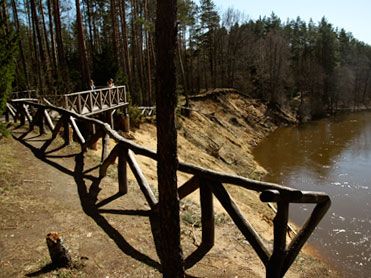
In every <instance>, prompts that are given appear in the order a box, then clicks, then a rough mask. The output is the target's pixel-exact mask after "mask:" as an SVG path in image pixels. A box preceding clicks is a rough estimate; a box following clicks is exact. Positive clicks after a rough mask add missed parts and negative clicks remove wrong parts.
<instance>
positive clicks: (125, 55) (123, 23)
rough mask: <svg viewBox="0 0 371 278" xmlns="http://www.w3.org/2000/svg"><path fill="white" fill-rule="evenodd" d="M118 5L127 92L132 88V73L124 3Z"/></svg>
mask: <svg viewBox="0 0 371 278" xmlns="http://www.w3.org/2000/svg"><path fill="white" fill-rule="evenodd" d="M119 3H120V19H121V20H120V24H121V34H122V35H121V36H122V44H123V53H122V55H123V65H124V69H125V73H126V75H127V77H128V81H129V90H130V88H131V86H132V84H133V83H132V82H133V80H132V73H131V63H130V54H129V44H128V31H127V29H128V28H127V24H126V1H125V0H123V1H119Z"/></svg>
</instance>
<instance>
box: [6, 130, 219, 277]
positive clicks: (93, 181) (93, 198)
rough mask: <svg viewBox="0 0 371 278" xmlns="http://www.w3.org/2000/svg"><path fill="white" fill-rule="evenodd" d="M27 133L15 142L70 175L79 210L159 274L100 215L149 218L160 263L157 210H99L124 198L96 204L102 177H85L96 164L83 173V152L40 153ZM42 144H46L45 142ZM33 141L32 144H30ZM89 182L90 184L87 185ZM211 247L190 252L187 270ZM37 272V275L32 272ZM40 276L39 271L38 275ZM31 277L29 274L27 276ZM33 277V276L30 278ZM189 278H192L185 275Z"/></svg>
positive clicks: (155, 264)
mask: <svg viewBox="0 0 371 278" xmlns="http://www.w3.org/2000/svg"><path fill="white" fill-rule="evenodd" d="M27 134H29V132H26V133H25V134H22V135H20V136H19V137H16V136H14V135H13V137H14V138H15V139H17V140H18V141H19V142H21V143H22V144H23V145H24V146H26V147H27V148H28V149H30V150H31V151H32V152H33V154H34V155H35V157H37V158H39V159H40V160H42V161H43V162H45V163H47V164H49V165H51V166H52V167H54V168H56V169H58V170H59V171H61V172H63V173H65V174H67V175H69V176H71V177H73V178H74V180H75V183H76V185H77V191H78V195H79V198H80V203H81V207H82V209H83V211H84V213H85V214H87V215H88V216H89V217H91V218H92V219H93V220H94V221H95V223H96V224H97V225H98V226H99V227H100V228H101V229H102V230H103V231H104V232H105V233H106V234H107V235H108V236H109V237H110V238H111V239H112V240H113V241H114V242H115V244H116V245H117V246H118V247H119V248H120V250H121V251H122V252H123V253H125V254H126V255H128V256H130V257H132V258H133V259H136V260H138V261H141V262H143V263H145V264H146V265H148V266H150V267H153V268H155V269H157V270H159V271H161V264H160V263H159V262H157V261H156V260H154V259H152V258H151V257H149V256H148V255H146V254H143V253H141V252H140V251H138V250H137V249H135V248H134V247H133V246H132V245H130V244H129V243H128V241H127V240H126V239H125V238H124V237H123V236H122V235H121V234H120V232H119V231H118V230H116V229H115V228H114V227H113V226H112V225H110V224H109V222H108V221H107V219H106V218H105V217H104V216H103V215H102V214H116V215H131V216H139V217H148V218H149V221H150V225H151V231H152V234H153V238H154V243H155V248H156V252H157V254H158V256H159V258H160V261H161V252H160V221H159V218H158V214H157V212H156V210H114V209H102V208H101V207H103V206H105V205H107V204H109V203H110V202H112V201H114V200H116V199H117V198H120V197H121V196H123V194H122V193H116V194H114V195H112V196H110V197H108V198H106V199H104V200H101V201H100V202H98V194H99V192H100V190H101V188H100V187H99V186H100V183H101V180H102V179H101V178H99V177H95V176H93V175H87V173H88V172H91V171H93V170H95V169H97V168H99V165H97V166H95V167H93V168H91V169H88V170H85V171H84V152H83V151H81V152H80V153H76V154H69V155H50V154H51V153H54V152H56V151H59V150H61V149H63V148H64V147H65V146H66V144H63V145H62V146H59V147H57V148H54V149H52V150H50V151H42V150H40V149H38V148H37V147H35V146H34V145H32V144H31V143H29V142H27V141H28V139H26V138H25V137H26V136H27ZM45 141H48V140H47V139H45ZM31 142H32V141H31ZM50 158H53V159H55V158H62V159H63V158H74V160H75V165H74V169H73V170H70V169H68V168H66V167H65V166H63V165H61V164H59V163H57V162H55V161H52V160H50ZM88 183H90V185H88ZM211 247H212V246H209V245H205V244H202V243H201V244H200V245H199V246H198V247H197V249H196V250H194V251H193V253H191V254H190V255H189V256H188V257H187V258H185V260H184V266H185V268H186V269H189V268H191V267H193V266H194V265H195V264H197V263H198V262H199V261H200V260H201V259H202V258H203V257H204V256H205V255H206V254H207V253H208V251H209V250H210V249H211ZM49 267H50V266H48V265H47V266H45V267H44V268H45V269H44V268H42V269H41V270H39V271H43V269H44V270H48V269H49ZM35 273H38V272H35ZM41 273H42V272H41ZM30 275H31V274H30ZM31 277H32V276H31ZM187 277H192V276H189V275H188V276H187Z"/></svg>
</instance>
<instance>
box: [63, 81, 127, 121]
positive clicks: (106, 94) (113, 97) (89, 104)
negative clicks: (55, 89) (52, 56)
mask: <svg viewBox="0 0 371 278" xmlns="http://www.w3.org/2000/svg"><path fill="white" fill-rule="evenodd" d="M63 97H64V104H63V105H64V108H66V109H67V110H71V111H74V112H77V113H78V114H81V115H92V114H95V113H97V112H102V111H106V110H111V109H113V108H119V107H121V106H125V105H127V96H126V88H125V86H117V87H112V88H101V89H96V90H89V91H83V92H77V93H72V94H66V95H63Z"/></svg>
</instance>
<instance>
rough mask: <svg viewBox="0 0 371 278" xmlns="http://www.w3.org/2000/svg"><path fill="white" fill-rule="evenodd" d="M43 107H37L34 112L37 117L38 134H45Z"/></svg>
mask: <svg viewBox="0 0 371 278" xmlns="http://www.w3.org/2000/svg"><path fill="white" fill-rule="evenodd" d="M44 110H45V109H44V108H39V109H38V110H37V112H36V115H37V116H36V117H37V125H38V126H39V133H40V135H43V134H45V133H46V132H45V127H44Z"/></svg>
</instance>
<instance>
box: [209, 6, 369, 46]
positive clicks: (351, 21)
mask: <svg viewBox="0 0 371 278" xmlns="http://www.w3.org/2000/svg"><path fill="white" fill-rule="evenodd" d="M214 3H215V5H216V6H217V8H218V10H219V11H221V12H222V11H223V10H225V9H227V8H229V7H233V8H235V9H237V10H240V11H242V12H244V14H245V15H246V16H248V17H249V18H251V19H257V18H258V17H259V16H269V15H270V14H271V13H272V12H274V13H275V14H276V15H277V16H278V17H279V18H281V20H282V21H286V19H287V18H290V19H295V18H296V17H297V16H300V17H301V18H302V19H303V20H305V21H306V22H308V21H309V19H310V18H312V19H313V21H314V22H315V23H318V22H319V21H320V20H321V18H322V17H323V16H325V17H326V18H327V19H328V22H329V23H331V24H333V26H334V27H339V29H340V28H344V29H345V30H346V31H347V32H351V33H352V34H353V36H354V37H355V38H357V39H358V40H360V41H363V42H366V43H368V44H370V45H371V0H351V1H348V0H307V1H300V0H258V1H256V0H214Z"/></svg>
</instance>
